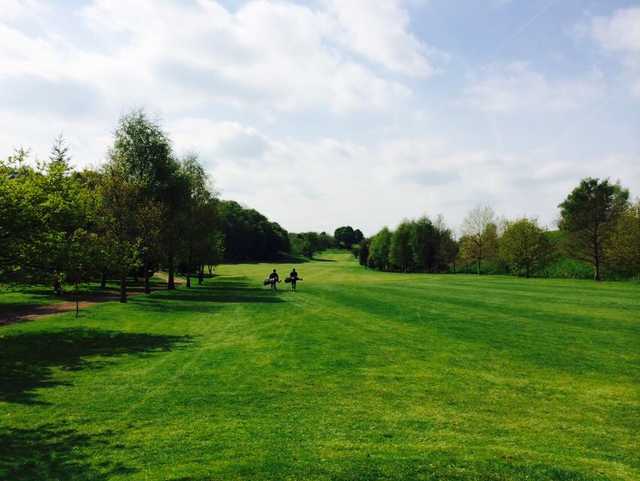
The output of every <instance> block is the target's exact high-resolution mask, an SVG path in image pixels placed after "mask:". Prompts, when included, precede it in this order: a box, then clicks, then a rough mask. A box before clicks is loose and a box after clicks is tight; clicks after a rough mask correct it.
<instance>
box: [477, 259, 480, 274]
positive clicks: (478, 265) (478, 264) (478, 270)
mask: <svg viewBox="0 0 640 481" xmlns="http://www.w3.org/2000/svg"><path fill="white" fill-rule="evenodd" d="M476 271H477V272H478V275H480V259H478V262H477V263H476Z"/></svg>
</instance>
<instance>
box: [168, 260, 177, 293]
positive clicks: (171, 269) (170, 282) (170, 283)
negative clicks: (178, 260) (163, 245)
mask: <svg viewBox="0 0 640 481" xmlns="http://www.w3.org/2000/svg"><path fill="white" fill-rule="evenodd" d="M168 267H169V280H168V281H167V289H169V290H173V289H175V288H176V280H175V266H174V265H173V252H170V253H169V266H168Z"/></svg>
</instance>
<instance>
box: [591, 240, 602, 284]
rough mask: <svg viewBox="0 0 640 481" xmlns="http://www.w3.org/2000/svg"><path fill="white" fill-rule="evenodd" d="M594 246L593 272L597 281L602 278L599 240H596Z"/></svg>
mask: <svg viewBox="0 0 640 481" xmlns="http://www.w3.org/2000/svg"><path fill="white" fill-rule="evenodd" d="M593 247H594V249H593V250H594V252H593V254H594V255H593V265H594V273H593V279H594V280H595V281H601V280H602V275H601V273H600V245H599V244H598V241H595V242H594V244H593Z"/></svg>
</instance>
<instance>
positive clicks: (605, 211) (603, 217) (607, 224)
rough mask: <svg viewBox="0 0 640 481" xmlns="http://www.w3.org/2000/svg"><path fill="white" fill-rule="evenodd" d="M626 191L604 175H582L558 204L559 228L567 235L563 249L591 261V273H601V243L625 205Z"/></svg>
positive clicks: (602, 264) (605, 238)
mask: <svg viewBox="0 0 640 481" xmlns="http://www.w3.org/2000/svg"><path fill="white" fill-rule="evenodd" d="M628 200H629V191H627V190H626V189H623V188H622V187H621V186H620V184H611V183H610V182H609V180H608V179H605V180H599V179H594V178H590V177H589V178H586V179H584V180H582V182H580V185H578V187H576V188H575V189H574V190H573V191H572V192H571V194H569V196H568V197H567V198H566V200H565V201H564V202H562V203H561V204H560V206H559V207H560V209H561V211H560V216H561V220H560V229H562V230H563V231H565V232H566V233H567V236H568V246H567V247H568V249H567V253H568V255H570V256H571V257H573V258H575V259H578V260H582V261H585V262H589V263H591V264H592V265H593V277H594V279H595V280H597V281H599V280H601V279H602V277H603V273H602V268H603V266H604V265H605V264H606V258H605V254H606V252H605V247H606V245H607V243H608V242H609V240H610V238H611V236H612V234H613V232H614V231H615V229H616V226H617V222H618V218H619V217H620V216H621V215H622V214H623V213H624V211H625V209H626V208H627V206H628Z"/></svg>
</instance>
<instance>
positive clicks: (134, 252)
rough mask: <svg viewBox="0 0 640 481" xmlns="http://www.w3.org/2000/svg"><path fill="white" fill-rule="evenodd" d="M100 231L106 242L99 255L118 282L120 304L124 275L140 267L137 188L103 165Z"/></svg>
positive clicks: (124, 288)
mask: <svg viewBox="0 0 640 481" xmlns="http://www.w3.org/2000/svg"><path fill="white" fill-rule="evenodd" d="M100 189H101V192H100V193H101V197H102V203H101V213H100V214H101V215H100V218H101V223H102V228H101V231H102V233H103V235H104V238H105V239H106V240H107V241H106V242H105V243H104V245H103V255H104V257H105V258H106V259H107V260H108V261H107V265H108V268H109V270H110V272H113V273H115V274H117V276H118V280H119V281H120V302H122V303H125V302H127V276H128V275H129V273H131V272H132V271H133V270H135V269H137V268H139V267H140V265H141V260H140V255H141V252H143V248H142V246H141V242H140V229H139V220H140V219H139V213H140V210H144V208H145V206H144V204H142V202H141V197H142V194H141V192H140V187H139V186H137V185H135V184H133V183H132V182H129V181H128V178H127V177H125V176H124V175H122V172H121V171H120V170H119V169H117V168H116V166H114V165H112V164H107V165H106V166H105V168H104V173H103V176H102V183H101V186H100Z"/></svg>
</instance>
